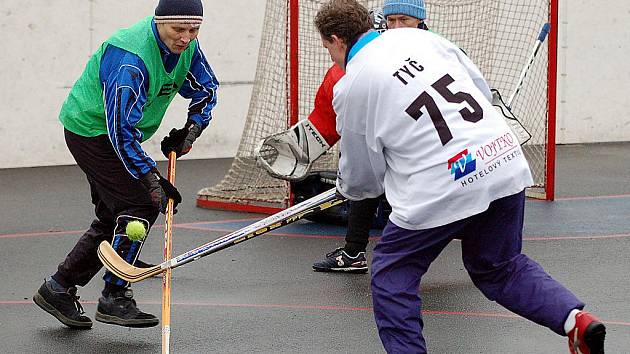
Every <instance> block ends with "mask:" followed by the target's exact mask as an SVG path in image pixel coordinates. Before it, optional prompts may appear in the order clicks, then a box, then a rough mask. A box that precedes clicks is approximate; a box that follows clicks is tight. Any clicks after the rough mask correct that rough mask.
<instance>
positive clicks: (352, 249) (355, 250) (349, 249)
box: [343, 243, 365, 258]
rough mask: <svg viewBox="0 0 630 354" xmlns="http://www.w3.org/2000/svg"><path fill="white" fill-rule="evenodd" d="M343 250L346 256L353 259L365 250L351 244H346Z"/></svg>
mask: <svg viewBox="0 0 630 354" xmlns="http://www.w3.org/2000/svg"><path fill="white" fill-rule="evenodd" d="M343 250H344V251H345V252H346V253H347V254H348V256H350V257H352V258H354V257H356V256H357V255H359V253H360V252H365V249H364V248H363V247H361V246H358V247H357V246H355V245H353V244H351V243H346V245H345V246H344V248H343Z"/></svg>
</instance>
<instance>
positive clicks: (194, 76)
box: [33, 0, 219, 329]
mask: <svg viewBox="0 0 630 354" xmlns="http://www.w3.org/2000/svg"><path fill="white" fill-rule="evenodd" d="M202 20H203V5H202V3H201V0H187V1H181V0H160V1H159V3H158V5H157V7H156V9H155V15H154V16H148V17H146V18H144V19H142V20H140V21H139V22H138V23H136V24H134V25H133V26H131V27H129V28H125V29H121V30H119V31H117V32H116V33H114V34H113V35H112V36H111V37H109V39H107V40H106V41H105V42H104V43H103V44H102V45H101V46H100V47H99V48H98V49H97V50H96V52H95V53H94V54H93V55H92V57H91V58H90V60H89V61H88V63H87V65H86V67H85V69H84V71H83V74H82V75H81V76H80V77H79V79H78V80H77V81H76V83H75V84H74V86H73V87H72V89H71V90H70V93H69V95H68V97H67V98H66V100H65V102H64V103H63V106H62V108H61V112H60V115H59V120H60V121H61V124H62V125H63V127H64V135H65V140H66V145H67V146H68V149H69V150H70V153H71V154H72V156H73V157H74V159H75V161H76V162H77V164H78V165H79V167H80V168H81V170H83V172H84V173H85V175H86V177H87V180H88V184H89V186H90V192H91V200H92V203H93V204H94V206H95V214H96V218H95V219H94V221H93V222H92V224H91V226H90V227H89V229H88V230H87V231H86V232H85V233H84V234H83V235H82V236H81V237H80V239H79V240H78V242H77V243H76V245H75V246H74V248H73V249H72V250H71V251H70V252H69V253H68V255H67V257H66V258H65V260H63V262H61V263H60V264H59V266H58V268H57V271H56V273H54V274H53V275H52V276H49V277H47V278H46V279H45V280H44V283H43V284H42V285H41V287H40V288H39V289H38V290H37V292H36V293H35V295H34V296H33V301H34V302H35V303H36V304H37V305H38V306H39V307H41V308H42V309H43V310H45V311H46V312H48V313H50V314H51V315H53V316H54V317H55V318H57V320H59V321H60V322H61V323H63V324H65V325H66V326H68V327H71V328H78V329H87V328H91V327H92V321H91V320H90V318H89V317H87V316H85V315H84V311H83V308H82V307H81V304H80V303H79V301H78V300H79V297H78V296H77V288H76V287H77V286H85V285H86V284H87V283H88V282H89V281H90V280H91V279H92V278H93V277H94V275H96V274H97V273H98V272H99V271H100V269H101V268H102V264H101V262H100V260H99V259H98V256H97V248H98V246H99V244H100V243H101V242H102V241H105V240H106V241H108V242H112V246H113V247H114V249H116V250H117V251H118V252H119V254H121V255H122V257H123V258H124V259H125V260H127V261H128V262H129V263H132V264H133V263H134V262H135V261H136V260H137V258H138V255H139V253H140V250H141V248H142V243H143V241H142V240H143V239H144V237H146V234H147V233H148V232H149V230H150V228H151V226H152V225H153V223H154V222H155V220H156V219H157V217H158V215H159V213H160V212H161V213H165V211H166V207H167V204H168V199H169V198H171V199H173V200H174V202H175V205H177V204H178V203H179V202H181V195H180V194H179V192H178V191H177V189H176V188H175V187H174V186H173V185H172V184H171V183H169V182H168V180H166V179H165V178H163V177H162V176H161V175H160V173H159V171H158V170H157V168H156V163H155V161H154V160H153V159H152V158H151V157H150V156H149V155H148V154H147V153H146V152H145V151H144V149H143V148H142V145H141V143H143V142H144V141H146V140H148V139H149V138H151V137H152V136H153V135H154V133H155V132H156V130H157V129H158V128H159V127H160V124H161V122H162V119H163V117H164V114H165V112H166V109H167V108H168V106H169V104H170V103H171V101H172V100H173V98H174V97H175V95H176V94H178V93H179V94H180V95H181V96H183V97H184V98H186V99H190V104H189V106H188V114H187V118H186V121H185V124H184V125H183V127H182V128H180V129H172V130H171V132H170V134H169V135H168V136H167V137H165V138H164V139H163V140H162V143H161V148H162V152H163V153H164V155H165V156H167V155H168V154H169V153H170V152H172V151H174V152H175V153H176V156H177V157H180V156H182V155H184V154H186V153H187V152H188V151H190V149H191V148H192V144H193V143H194V141H195V140H196V139H197V138H198V137H199V136H200V134H201V132H202V131H203V130H204V129H205V128H206V127H207V126H208V124H209V122H210V119H211V111H212V109H213V108H214V106H215V105H216V102H217V97H216V91H217V89H218V86H219V84H218V81H217V79H216V77H215V75H214V73H213V71H212V69H211V67H210V65H209V64H208V62H207V61H206V58H205V55H204V54H203V52H202V51H201V48H200V46H199V43H198V41H197V39H196V38H197V35H198V33H199V28H200V26H201V23H202ZM130 222H134V223H135V226H136V229H138V227H139V226H138V225H140V227H139V229H140V231H143V232H139V234H140V237H139V238H140V239H139V240H138V237H137V236H138V235H135V236H136V237H134V240H133V241H132V240H131V239H130V238H129V237H127V234H126V229H127V228H126V227H127V224H128V223H130ZM136 233H138V232H136ZM103 279H104V281H105V284H104V288H103V291H102V296H101V297H100V298H99V300H98V306H97V311H96V316H95V318H96V320H97V321H100V322H104V323H109V324H115V325H120V326H126V327H152V326H156V325H158V323H159V320H158V319H157V318H156V317H155V316H154V315H152V314H148V313H145V312H142V311H141V310H140V309H138V307H137V305H136V302H135V300H134V298H133V293H132V291H131V289H130V288H129V284H128V283H127V282H125V281H123V280H122V279H119V278H117V277H116V276H114V275H113V274H112V273H110V272H108V271H106V272H105V275H104V277H103Z"/></svg>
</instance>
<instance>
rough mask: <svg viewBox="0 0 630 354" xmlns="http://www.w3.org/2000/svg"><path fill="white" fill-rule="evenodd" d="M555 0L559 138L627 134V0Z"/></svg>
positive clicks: (629, 36) (629, 54) (580, 139)
mask: <svg viewBox="0 0 630 354" xmlns="http://www.w3.org/2000/svg"><path fill="white" fill-rule="evenodd" d="M559 1H560V12H559V18H560V19H559V22H560V24H559V26H558V29H559V33H558V96H557V100H558V109H557V113H558V120H557V125H558V126H557V130H556V131H557V141H558V142H559V143H588V142H605V141H628V140H630V114H629V113H628V111H626V104H627V103H629V102H630V95H629V93H630V1H627V0H612V1H601V2H593V1H585V0H559Z"/></svg>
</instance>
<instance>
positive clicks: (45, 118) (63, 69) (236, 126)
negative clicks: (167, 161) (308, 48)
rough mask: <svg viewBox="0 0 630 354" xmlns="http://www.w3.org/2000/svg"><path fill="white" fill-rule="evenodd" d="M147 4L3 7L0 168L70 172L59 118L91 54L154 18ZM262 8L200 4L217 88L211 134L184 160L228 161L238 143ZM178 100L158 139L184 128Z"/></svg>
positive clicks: (100, 0) (150, 148) (61, 0)
mask: <svg viewBox="0 0 630 354" xmlns="http://www.w3.org/2000/svg"><path fill="white" fill-rule="evenodd" d="M156 4H157V1H153V0H151V1H148V0H143V1H139V0H134V1H123V0H107V1H106V0H92V1H87V0H54V1H41V0H1V1H0V31H1V32H2V33H3V36H2V37H3V40H2V54H0V78H2V79H1V80H0V100H1V102H2V104H0V142H1V144H2V146H3V147H4V149H3V151H4V153H3V154H1V155H0V168H8V167H26V166H46V165H61V164H73V163H74V160H73V159H72V156H71V155H70V153H69V152H68V149H67V148H66V145H65V142H64V139H63V129H62V127H61V124H60V123H59V121H58V119H57V116H58V114H59V109H60V108H61V104H62V103H63V100H64V99H65V97H66V95H67V94H68V92H69V90H70V88H71V87H72V85H73V83H74V81H75V80H76V79H77V78H78V77H79V75H80V74H81V72H82V71H83V68H84V66H85V64H86V63H87V60H88V59H89V57H90V55H91V54H92V52H93V51H94V50H95V49H96V48H97V47H98V46H99V45H100V44H101V43H102V42H103V41H104V40H105V39H106V38H107V37H108V36H110V35H111V34H112V33H113V32H114V31H116V30H117V29H119V28H121V27H128V26H129V25H132V24H133V23H135V22H136V21H138V20H139V19H141V18H142V17H144V16H146V15H151V14H153V10H154V8H155V5H156ZM263 13H264V1H262V0H255V1H253V0H231V1H216V0H206V1H205V15H204V24H203V25H202V27H201V31H200V36H199V39H200V43H201V48H202V49H203V50H204V52H205V54H206V56H207V59H208V62H209V63H210V65H211V66H212V68H213V70H214V72H215V74H216V75H217V77H218V79H219V81H220V83H221V86H220V88H219V92H218V102H219V103H218V104H217V107H216V108H215V110H214V111H213V117H214V119H213V121H212V122H211V126H210V127H209V128H208V129H207V130H206V131H205V132H204V134H203V136H202V138H201V139H199V141H198V142H197V143H195V147H194V149H193V151H191V153H190V154H188V155H187V157H186V158H215V157H232V156H234V155H235V153H236V148H237V146H238V143H239V141H240V137H241V131H242V130H243V124H244V123H245V122H244V121H245V116H246V113H247V108H248V105H249V96H250V94H251V89H252V82H253V79H254V73H255V70H256V60H257V56H258V45H259V42H260V32H261V28H262V23H263ZM187 106H188V102H187V101H185V100H184V99H182V98H181V97H179V96H177V98H176V99H175V100H174V103H173V104H172V105H171V107H169V110H168V111H167V115H166V117H165V121H164V123H163V124H162V127H161V128H160V130H159V131H158V132H157V133H156V138H154V139H151V140H150V141H148V142H146V143H145V145H144V148H145V149H146V150H147V152H148V153H149V155H151V156H152V157H154V158H155V159H156V160H164V158H163V156H162V153H161V152H159V143H160V140H161V137H162V136H163V135H164V134H167V133H168V131H169V130H170V129H171V128H173V127H178V128H179V127H181V126H183V124H184V123H185V121H186V112H187Z"/></svg>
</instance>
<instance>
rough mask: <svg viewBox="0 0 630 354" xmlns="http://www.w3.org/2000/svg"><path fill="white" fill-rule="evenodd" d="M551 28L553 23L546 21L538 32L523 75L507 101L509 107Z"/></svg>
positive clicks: (522, 72)
mask: <svg viewBox="0 0 630 354" xmlns="http://www.w3.org/2000/svg"><path fill="white" fill-rule="evenodd" d="M550 29H551V25H550V24H549V23H545V24H544V25H543V26H542V28H541V30H540V33H539V34H538V38H537V39H536V43H534V48H532V53H531V54H530V56H529V60H528V61H527V64H526V65H525V67H524V68H523V70H522V71H521V75H520V76H519V78H518V83H517V84H516V88H514V91H513V92H512V94H511V95H510V97H509V98H508V100H507V102H506V106H508V107H509V108H512V103H513V102H514V99H515V98H516V95H518V93H519V91H520V90H521V87H522V86H523V82H524V81H525V77H526V76H527V72H528V71H529V68H530V67H531V66H532V63H533V62H534V59H535V58H536V55H537V54H538V51H539V50H540V47H541V45H542V44H543V42H544V41H545V38H546V37H547V34H549V30H550Z"/></svg>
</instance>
